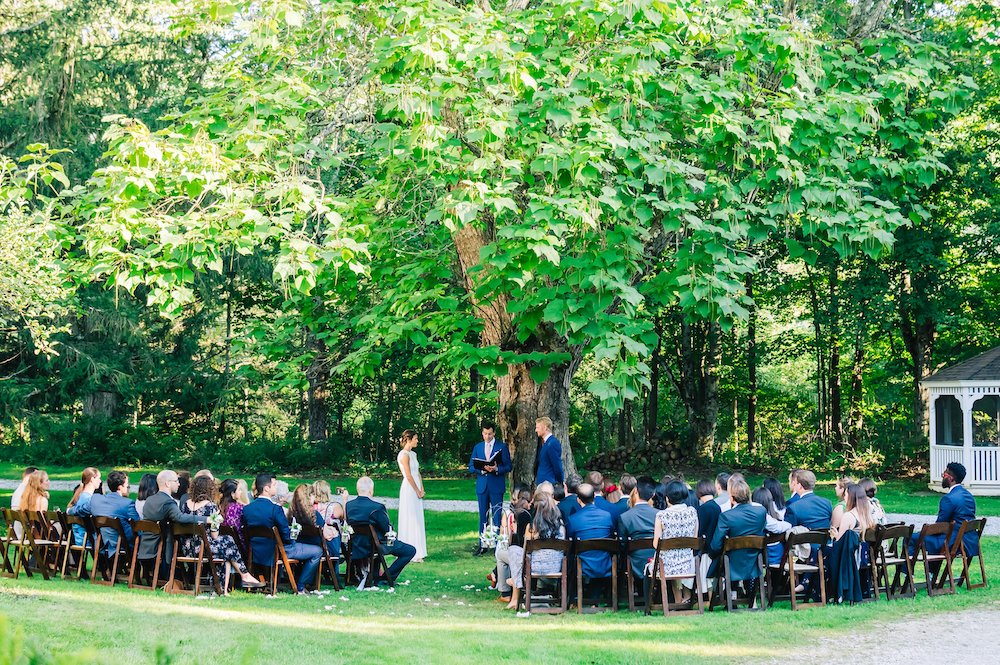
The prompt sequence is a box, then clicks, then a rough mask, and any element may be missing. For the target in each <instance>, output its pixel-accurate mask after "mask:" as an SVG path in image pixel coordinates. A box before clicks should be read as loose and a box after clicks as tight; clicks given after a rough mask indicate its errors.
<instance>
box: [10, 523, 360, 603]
mask: <svg viewBox="0 0 1000 665" xmlns="http://www.w3.org/2000/svg"><path fill="white" fill-rule="evenodd" d="M3 517H4V522H5V523H6V526H7V532H6V536H5V537H4V539H3V543H2V545H3V546H2V548H0V566H2V574H3V576H5V577H13V578H15V579H16V578H17V577H18V576H19V575H20V573H21V572H22V571H23V572H25V573H26V575H27V576H28V577H32V576H33V575H35V574H40V575H41V576H42V577H43V578H44V579H46V580H48V579H50V578H52V577H56V576H58V577H62V578H66V577H68V576H69V577H76V578H78V579H85V578H87V577H89V578H90V582H91V583H92V584H103V585H107V586H113V585H114V584H115V583H116V582H117V581H118V580H119V578H123V579H127V580H128V587H129V588H141V589H157V588H160V587H161V586H163V587H164V588H165V589H166V590H167V591H168V592H176V593H181V592H189V593H192V594H195V595H197V594H198V593H200V592H201V591H202V587H203V585H210V586H211V588H212V589H213V590H214V591H215V592H216V593H218V594H223V593H225V592H226V591H227V590H228V589H229V587H230V583H231V582H232V578H233V577H238V573H237V571H235V570H232V569H230V567H229V565H228V562H227V561H225V560H223V559H219V558H217V557H214V556H213V555H212V549H211V546H210V544H209V540H208V529H207V528H206V526H205V525H204V524H178V523H174V522H168V521H164V522H154V521H150V520H137V521H132V522H131V527H132V536H131V538H129V536H128V534H126V532H125V529H124V527H123V525H122V523H121V521H120V520H119V519H117V518H109V517H91V516H74V515H67V514H66V513H64V512H63V511H59V510H56V511H15V510H11V509H9V508H5V509H3ZM74 526H79V527H81V528H82V529H83V531H84V532H85V536H84V538H83V541H82V542H76V541H75V540H74V537H73V527H74ZM104 529H110V530H112V531H114V532H115V533H116V534H117V542H116V543H115V545H114V547H113V548H108V547H107V546H106V545H107V543H106V540H105V538H104V535H103V534H104V531H103V530H104ZM219 533H220V535H228V536H231V537H232V538H233V540H234V541H235V542H236V545H237V547H238V548H239V550H240V555H241V557H242V558H243V561H244V562H245V563H246V565H247V567H248V569H249V570H250V571H251V572H252V573H253V574H254V575H256V576H258V577H259V578H260V579H261V581H264V582H265V585H266V586H265V590H266V591H267V592H268V593H270V594H274V593H276V592H277V591H278V588H279V583H280V582H281V581H283V580H287V582H288V584H289V586H290V587H291V588H292V589H294V588H296V581H295V570H296V567H297V566H298V565H299V564H300V563H301V562H299V561H297V560H295V559H292V558H290V557H289V556H288V555H287V553H286V551H285V548H284V545H283V544H282V540H281V536H280V533H279V531H278V529H277V527H272V528H264V527H245V528H244V530H243V535H244V537H245V538H247V539H248V541H247V542H249V539H250V538H261V539H264V540H269V541H271V543H272V545H273V548H274V556H273V558H272V561H273V563H272V564H271V565H269V566H267V565H260V564H257V563H256V562H254V560H253V550H252V548H247V547H245V545H244V541H243V539H242V538H240V536H239V534H237V532H236V530H235V529H233V528H232V527H230V526H228V525H223V526H222V527H221V528H220V530H219ZM168 535H169V536H170V540H171V541H172V546H171V551H170V552H169V553H168V556H169V562H170V566H169V573H168V575H167V579H166V580H162V579H161V566H162V563H163V560H164V547H165V543H166V542H167V540H168V539H167V537H166V536H168ZM151 537H155V538H156V540H157V546H156V549H155V556H154V557H153V558H151V559H145V560H143V559H139V558H138V555H139V549H140V547H141V543H142V542H143V540H144V539H148V538H151ZM181 538H195V539H196V542H197V544H198V548H197V552H196V554H195V556H185V555H184V554H183V552H182V551H181V549H180V543H181V540H180V539H181ZM320 542H321V544H322V545H321V546H322V549H323V557H322V559H321V560H320V566H319V568H318V569H317V571H316V579H315V580H314V588H316V589H319V588H320V587H321V585H322V583H323V580H324V579H326V580H328V581H329V583H330V584H332V585H333V587H334V589H337V590H339V589H340V588H341V584H340V579H339V576H338V573H337V571H338V564H339V560H338V557H335V556H333V555H331V554H330V552H329V550H328V549H327V547H326V543H325V542H323V540H322V538H320ZM88 564H89V568H88Z"/></svg>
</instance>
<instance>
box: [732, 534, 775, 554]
mask: <svg viewBox="0 0 1000 665" xmlns="http://www.w3.org/2000/svg"><path fill="white" fill-rule="evenodd" d="M765 547H766V546H765V545H764V536H736V537H735V538H730V537H729V536H726V537H725V539H724V540H723V542H722V553H723V554H727V553H729V552H735V551H736V550H758V551H763V550H764V548H765Z"/></svg>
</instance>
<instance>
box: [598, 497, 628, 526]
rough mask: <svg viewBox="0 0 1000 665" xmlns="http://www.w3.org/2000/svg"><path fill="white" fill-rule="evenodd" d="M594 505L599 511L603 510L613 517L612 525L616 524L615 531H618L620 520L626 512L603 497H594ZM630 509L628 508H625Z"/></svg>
mask: <svg viewBox="0 0 1000 665" xmlns="http://www.w3.org/2000/svg"><path fill="white" fill-rule="evenodd" d="M594 505H595V506H597V508H598V510H603V511H604V512H606V513H607V514H608V515H611V523H612V524H614V526H615V529H616V530H617V529H618V518H619V517H621V516H622V513H624V512H625V510H623V509H622V507H621V506H620V505H619V504H617V503H611V502H610V501H608V500H607V499H605V498H604V497H603V496H595V497H594ZM625 508H626V509H628V506H627V505H626V506H625Z"/></svg>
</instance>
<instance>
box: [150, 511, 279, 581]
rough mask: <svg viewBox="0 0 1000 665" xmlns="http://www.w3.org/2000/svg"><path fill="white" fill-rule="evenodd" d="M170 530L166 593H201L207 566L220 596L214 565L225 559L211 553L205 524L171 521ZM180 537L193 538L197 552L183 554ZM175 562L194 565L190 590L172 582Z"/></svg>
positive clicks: (175, 576)
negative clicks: (171, 544)
mask: <svg viewBox="0 0 1000 665" xmlns="http://www.w3.org/2000/svg"><path fill="white" fill-rule="evenodd" d="M170 532H171V534H172V535H173V541H174V551H173V552H172V557H171V559H170V578H169V579H168V580H167V586H166V588H167V589H168V593H189V594H191V595H193V596H197V595H198V594H199V593H201V581H202V571H203V570H204V569H205V568H207V569H208V574H209V577H210V578H211V580H212V586H213V587H214V589H215V592H216V593H217V594H218V595H220V596H221V595H223V589H222V584H221V583H220V581H219V573H218V570H216V565H225V563H226V561H225V560H224V559H218V558H216V557H214V556H213V555H212V547H211V545H209V542H208V532H207V531H206V529H205V525H204V524H202V523H198V524H180V523H178V522H173V523H171V525H170ZM182 538H194V539H195V543H196V544H197V546H198V550H197V551H198V553H197V554H196V555H195V556H184V555H183V554H182V553H181V539H182ZM282 551H284V548H282ZM177 564H181V565H182V566H184V565H187V566H193V567H194V584H193V585H192V589H191V591H187V590H186V589H180V588H179V587H180V585H178V584H174V581H175V580H176V579H177Z"/></svg>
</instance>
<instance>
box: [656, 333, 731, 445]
mask: <svg viewBox="0 0 1000 665" xmlns="http://www.w3.org/2000/svg"><path fill="white" fill-rule="evenodd" d="M720 333H721V330H720V328H719V325H718V324H717V323H705V322H699V323H689V322H687V321H682V322H681V324H680V338H679V340H678V342H677V348H676V349H675V355H676V357H677V372H674V371H673V370H671V368H670V366H669V365H664V366H665V367H666V368H667V372H668V374H669V376H670V379H671V381H672V383H673V384H674V387H675V388H676V389H677V392H678V394H679V395H680V398H681V401H682V402H683V403H684V410H685V413H686V414H687V421H688V447H689V449H690V451H691V452H692V453H693V454H695V455H697V456H698V457H702V458H709V459H710V458H712V457H714V456H715V428H716V424H717V422H718V417H719V365H720V364H721V362H722V345H721V343H720Z"/></svg>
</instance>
